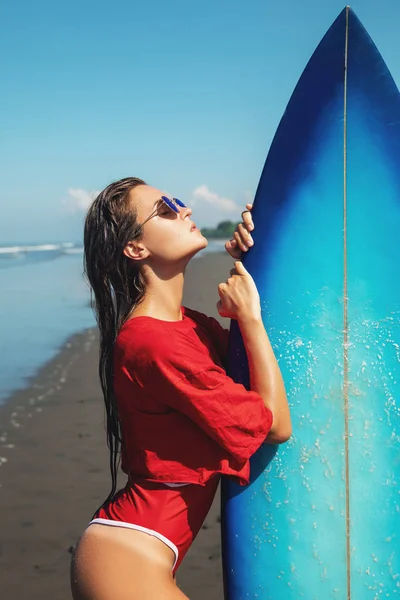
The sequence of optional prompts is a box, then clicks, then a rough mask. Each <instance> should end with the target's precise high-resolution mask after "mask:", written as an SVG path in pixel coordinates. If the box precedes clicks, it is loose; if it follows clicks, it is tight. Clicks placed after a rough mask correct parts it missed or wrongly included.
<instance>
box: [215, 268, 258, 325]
mask: <svg viewBox="0 0 400 600" xmlns="http://www.w3.org/2000/svg"><path fill="white" fill-rule="evenodd" d="M230 275H231V276H230V277H229V279H228V281H227V282H226V283H220V284H219V286H218V294H219V298H220V299H219V301H218V302H217V310H218V312H219V314H220V315H221V317H228V318H229V319H236V320H237V321H242V322H244V321H261V305H260V295H259V293H258V290H257V287H256V284H255V283H254V279H253V278H252V276H251V275H250V273H249V272H248V271H247V269H246V268H245V267H244V265H243V263H242V262H241V261H240V260H236V261H235V268H234V269H232V270H231V272H230Z"/></svg>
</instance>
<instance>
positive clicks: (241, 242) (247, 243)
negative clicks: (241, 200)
mask: <svg viewBox="0 0 400 600" xmlns="http://www.w3.org/2000/svg"><path fill="white" fill-rule="evenodd" d="M252 208H253V205H252V204H246V210H244V211H243V212H242V219H243V220H242V223H239V225H238V226H237V227H236V229H235V231H234V234H233V238H232V239H231V240H229V242H226V244H225V250H226V251H227V252H229V254H230V255H231V256H232V257H233V258H237V259H240V258H241V256H242V253H243V252H247V250H248V249H249V248H251V246H252V245H253V243H254V242H253V238H252V237H251V234H250V231H253V229H254V223H253V219H252V216H251V212H250V211H251V209H252Z"/></svg>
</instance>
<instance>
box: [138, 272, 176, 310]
mask: <svg viewBox="0 0 400 600" xmlns="http://www.w3.org/2000/svg"><path fill="white" fill-rule="evenodd" d="M145 280H146V282H145V286H146V292H145V295H144V298H143V300H142V301H141V302H140V304H139V306H137V308H136V309H134V310H133V312H132V314H131V317H139V316H149V317H154V318H156V319H161V320H162V321H180V320H181V319H182V314H181V306H182V296H183V283H184V274H183V273H182V272H180V273H177V274H175V275H174V276H172V277H169V278H162V277H159V276H156V275H155V274H154V273H151V274H150V275H149V274H148V275H147V276H146V277H145Z"/></svg>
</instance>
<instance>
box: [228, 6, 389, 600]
mask: <svg viewBox="0 0 400 600" xmlns="http://www.w3.org/2000/svg"><path fill="white" fill-rule="evenodd" d="M253 219H254V222H255V230H254V232H253V237H254V241H255V245H254V248H252V249H250V250H249V252H248V253H247V254H245V256H244V264H245V266H246V268H247V269H248V270H249V271H250V273H251V274H252V276H253V277H254V279H255V281H256V284H257V287H258V289H259V292H260V296H261V301H262V314H263V320H264V323H265V326H266V329H267V331H268V333H269V336H270V339H271V342H272V344H273V347H274V349H275V352H276V355H277V357H278V359H279V363H280V367H281V370H282V373H283V377H284V380H285V384H286V389H287V393H288V398H289V402H290V405H291V411H292V421H293V436H292V438H291V440H290V441H289V442H288V443H287V444H285V445H282V446H279V447H278V446H268V445H264V446H263V447H262V448H261V449H260V450H259V451H258V453H257V454H256V455H255V456H254V457H253V459H252V463H251V472H252V475H251V483H250V485H249V486H246V487H240V486H238V485H236V484H235V483H233V482H232V481H228V480H224V482H223V489H222V544H223V546H222V547H223V566H224V585H225V596H226V598H227V599H228V600H248V599H250V600H251V599H258V600H328V599H335V600H351V599H353V600H376V599H380V598H382V599H383V598H385V599H387V598H389V599H393V600H394V599H395V598H400V95H399V92H398V90H397V88H396V86H395V83H394V81H393V79H392V77H391V75H390V73H389V71H388V69H387V67H386V65H385V63H384V61H383V59H382V57H381V56H380V54H379V52H378V50H377V49H376V47H375V45H374V44H373V42H372V40H371V38H370V37H369V35H368V33H367V32H366V30H365V29H364V27H363V26H362V25H361V23H360V21H359V20H358V19H357V17H356V15H355V14H354V12H352V11H351V10H350V9H349V8H346V9H345V10H344V11H343V12H342V13H341V14H340V15H339V17H338V18H337V20H336V21H335V22H334V24H333V25H332V27H331V28H330V29H329V30H328V32H327V33H326V35H325V37H324V38H323V39H322V41H321V43H320V44H319V46H318V48H317V49H316V51H315V53H314V54H313V56H312V57H311V59H310V61H309V63H308V65H307V67H306V69H305V70H304V73H303V75H302V76H301V78H300V80H299V82H298V85H297V87H296V88H295V91H294V93H293V95H292V97H291V99H290V102H289V104H288V106H287V109H286V111H285V113H284V115H283V118H282V120H281V123H280V125H279V128H278V130H277V132H276V135H275V138H274V140H273V143H272V146H271V149H270V151H269V154H268V157H267V160H266V163H265V166H264V169H263V172H262V176H261V180H260V183H259V186H258V190H257V194H256V198H255V202H254V208H253ZM229 372H230V374H231V375H232V376H233V377H234V378H235V379H236V380H237V381H241V382H244V383H245V384H246V385H248V383H249V380H248V366H247V360H246V355H245V352H244V349H243V344H242V340H241V337H240V332H239V330H238V327H237V324H236V323H235V322H233V323H232V324H231V333H230V355H229Z"/></svg>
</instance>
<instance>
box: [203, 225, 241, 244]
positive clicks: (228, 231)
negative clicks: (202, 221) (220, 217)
mask: <svg viewBox="0 0 400 600" xmlns="http://www.w3.org/2000/svg"><path fill="white" fill-rule="evenodd" d="M236 225H237V223H234V222H233V221H221V223H218V225H217V226H216V227H214V228H212V227H202V228H201V233H202V234H203V235H204V237H206V238H209V239H214V240H219V239H229V238H231V237H232V236H233V232H234V231H235V227H236Z"/></svg>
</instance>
